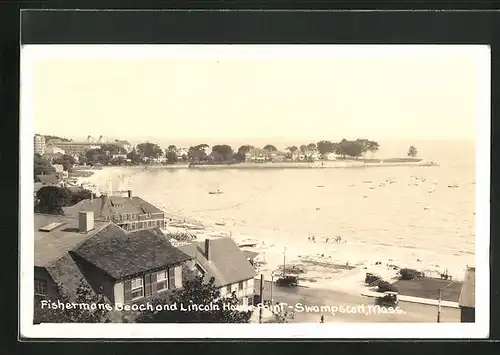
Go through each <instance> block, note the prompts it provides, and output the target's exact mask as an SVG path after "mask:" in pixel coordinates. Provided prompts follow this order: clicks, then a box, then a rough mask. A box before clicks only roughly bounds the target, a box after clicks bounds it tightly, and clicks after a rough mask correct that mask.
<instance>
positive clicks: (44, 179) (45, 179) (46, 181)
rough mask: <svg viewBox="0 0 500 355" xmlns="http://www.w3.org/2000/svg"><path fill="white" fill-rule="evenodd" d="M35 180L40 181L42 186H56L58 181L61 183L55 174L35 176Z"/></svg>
mask: <svg viewBox="0 0 500 355" xmlns="http://www.w3.org/2000/svg"><path fill="white" fill-rule="evenodd" d="M36 178H37V179H38V181H40V182H41V183H42V184H43V185H52V184H57V183H59V181H61V178H60V176H59V175H56V174H50V175H37V176H36Z"/></svg>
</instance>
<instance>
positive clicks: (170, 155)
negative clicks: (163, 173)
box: [165, 149, 179, 164]
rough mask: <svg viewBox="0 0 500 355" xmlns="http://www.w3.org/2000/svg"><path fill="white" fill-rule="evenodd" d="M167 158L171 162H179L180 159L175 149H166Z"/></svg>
mask: <svg viewBox="0 0 500 355" xmlns="http://www.w3.org/2000/svg"><path fill="white" fill-rule="evenodd" d="M165 158H167V162H168V163H170V164H173V163H177V161H178V160H179V159H178V157H177V153H176V152H175V151H173V150H168V149H167V150H166V151H165Z"/></svg>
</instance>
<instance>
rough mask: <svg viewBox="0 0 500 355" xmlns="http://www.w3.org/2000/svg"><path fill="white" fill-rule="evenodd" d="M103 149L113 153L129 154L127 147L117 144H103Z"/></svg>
mask: <svg viewBox="0 0 500 355" xmlns="http://www.w3.org/2000/svg"><path fill="white" fill-rule="evenodd" d="M101 150H102V151H103V152H108V153H109V154H112V155H116V154H127V150H126V149H125V148H123V147H120V146H119V145H116V144H101Z"/></svg>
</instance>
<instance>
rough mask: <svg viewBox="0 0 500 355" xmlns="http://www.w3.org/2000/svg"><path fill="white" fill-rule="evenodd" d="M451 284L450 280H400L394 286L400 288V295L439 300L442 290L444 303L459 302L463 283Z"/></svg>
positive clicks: (454, 282)
mask: <svg viewBox="0 0 500 355" xmlns="http://www.w3.org/2000/svg"><path fill="white" fill-rule="evenodd" d="M449 284H450V281H448V280H441V279H435V278H422V279H416V280H398V281H396V282H395V283H393V285H394V286H396V287H397V288H398V291H399V294H400V295H405V296H412V297H421V298H429V299H434V300H437V299H439V291H438V290H439V289H441V299H442V300H443V301H450V302H458V299H459V297H460V291H461V289H462V282H461V281H453V282H452V284H451V285H449ZM448 285H449V286H448ZM446 286H448V287H446Z"/></svg>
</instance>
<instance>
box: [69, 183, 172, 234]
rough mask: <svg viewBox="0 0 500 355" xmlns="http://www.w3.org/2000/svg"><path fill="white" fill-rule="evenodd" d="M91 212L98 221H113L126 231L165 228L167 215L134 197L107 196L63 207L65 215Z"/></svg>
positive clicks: (130, 192)
mask: <svg viewBox="0 0 500 355" xmlns="http://www.w3.org/2000/svg"><path fill="white" fill-rule="evenodd" d="M83 211H91V212H93V213H94V216H95V217H96V219H100V220H105V221H111V222H114V223H115V224H117V225H118V226H119V227H121V228H123V229H125V230H126V231H134V230H141V229H154V228H160V229H164V228H165V213H164V212H163V211H162V210H160V209H159V208H157V207H155V206H153V205H152V204H150V203H149V202H146V201H144V200H143V199H142V198H140V197H137V196H132V191H131V190H128V196H127V197H122V196H106V195H102V196H101V197H100V198H95V199H87V200H82V201H80V202H78V203H77V204H75V205H73V206H69V207H63V212H64V215H66V216H73V217H77V216H78V215H79V213H80V212H83Z"/></svg>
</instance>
